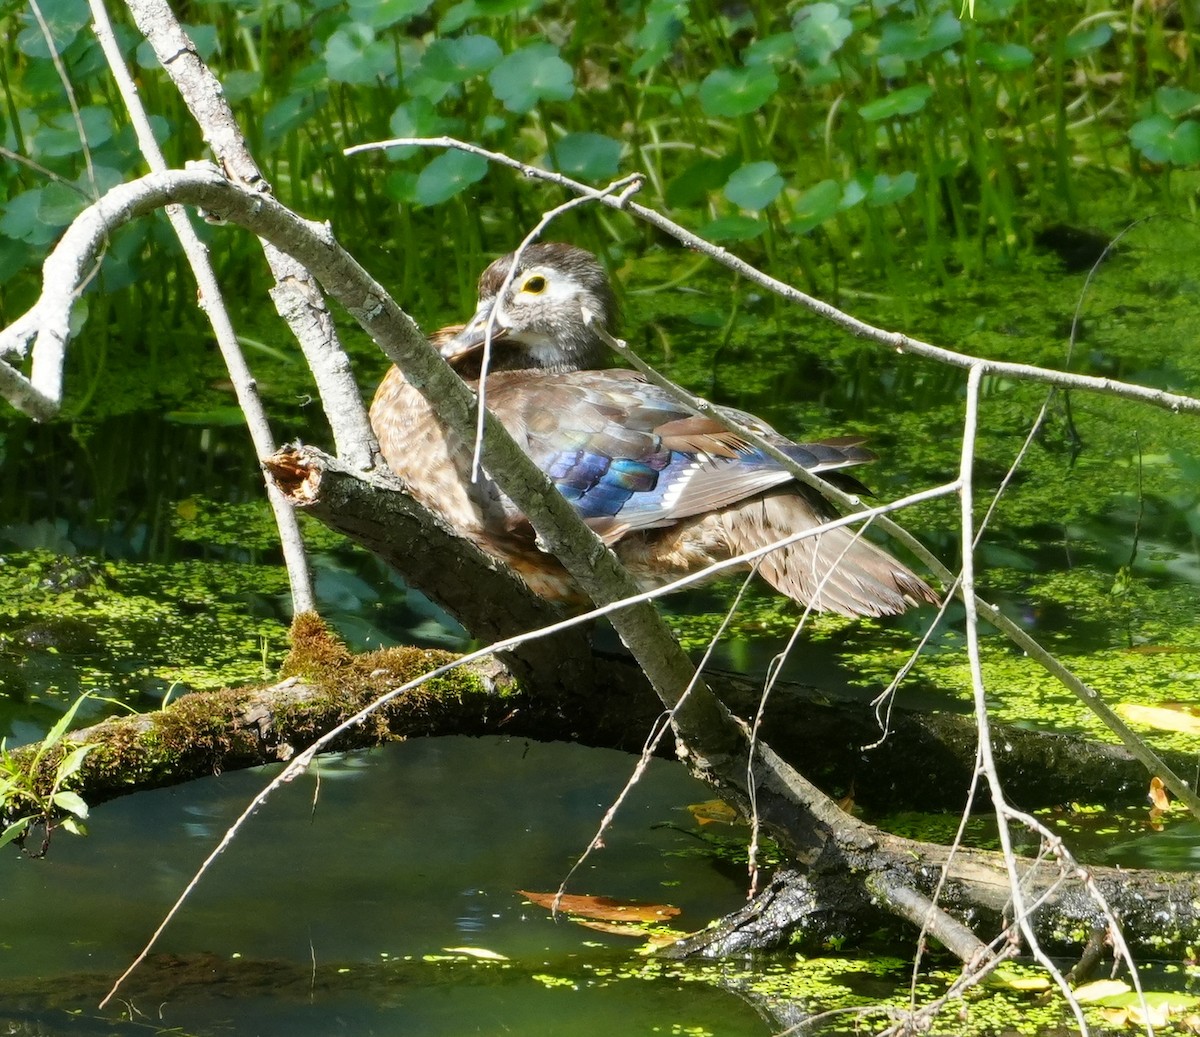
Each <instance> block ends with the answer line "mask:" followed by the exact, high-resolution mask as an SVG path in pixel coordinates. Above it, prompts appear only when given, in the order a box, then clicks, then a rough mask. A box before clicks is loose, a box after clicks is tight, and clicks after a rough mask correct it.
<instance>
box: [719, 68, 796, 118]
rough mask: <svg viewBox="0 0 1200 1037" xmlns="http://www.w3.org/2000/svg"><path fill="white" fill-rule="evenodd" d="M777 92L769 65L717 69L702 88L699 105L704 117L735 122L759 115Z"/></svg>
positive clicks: (776, 85)
mask: <svg viewBox="0 0 1200 1037" xmlns="http://www.w3.org/2000/svg"><path fill="white" fill-rule="evenodd" d="M778 89H779V77H778V76H777V75H775V72H774V70H773V69H772V68H771V66H770V65H750V66H748V67H746V68H718V69H716V70H715V71H713V72H710V73H709V74H708V75H707V76H705V77H704V81H703V82H702V83H701V84H700V105H701V107H702V108H703V109H704V114H705V115H710V116H716V117H718V118H735V117H736V116H739V115H749V114H750V113H751V112H756V111H758V110H759V109H760V108H761V107H762V106H763V105H764V104H766V103H767V101H769V100H770V99H771V96H772V95H773V94H774V93H775V91H776V90H778Z"/></svg>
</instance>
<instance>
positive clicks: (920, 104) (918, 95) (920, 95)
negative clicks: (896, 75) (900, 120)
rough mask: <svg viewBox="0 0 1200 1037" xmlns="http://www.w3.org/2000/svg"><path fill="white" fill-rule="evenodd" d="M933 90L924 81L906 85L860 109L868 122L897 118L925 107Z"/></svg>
mask: <svg viewBox="0 0 1200 1037" xmlns="http://www.w3.org/2000/svg"><path fill="white" fill-rule="evenodd" d="M932 93H933V91H932V90H931V89H930V88H929V87H928V86H926V85H925V84H924V83H919V84H917V85H916V86H906V87H904V88H903V89H901V90H893V91H892V92H891V93H890V94H885V95H884V96H883V97H880V98H878V99H877V100H874V101H868V102H867V103H866V104H864V105H863V106H862V107H861V108H860V109H859V110H858V114H859V115H861V116H862V117H863V118H864V119H866V120H867V122H878V121H879V120H881V119H895V118H897V117H899V116H901V115H911V114H912V113H913V112H919V111H920V110H921V109H922V108H924V107H925V102H926V101H928V100H929V95H930V94H932Z"/></svg>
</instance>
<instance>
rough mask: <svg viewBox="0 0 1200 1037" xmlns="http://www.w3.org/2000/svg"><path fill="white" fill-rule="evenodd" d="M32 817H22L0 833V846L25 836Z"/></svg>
mask: <svg viewBox="0 0 1200 1037" xmlns="http://www.w3.org/2000/svg"><path fill="white" fill-rule="evenodd" d="M32 820H33V818H32V817H23V818H21V819H20V820H19V821H14V822H13V823H12V824H11V825H9V826H8V827H7V828H6V829H4V831H3V832H0V846H7V845H8V844H9V843H11V842H12V841H13V840H14V839H19V838H20V837H21V836H22V835H24V834H25V830H26V829H27V828H28V827H29V824H30V822H31V821H32Z"/></svg>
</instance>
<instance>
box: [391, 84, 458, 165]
mask: <svg viewBox="0 0 1200 1037" xmlns="http://www.w3.org/2000/svg"><path fill="white" fill-rule="evenodd" d="M453 125H454V124H453V123H452V122H451V121H450V120H449V119H445V118H443V117H442V116H440V115H439V114H438V112H437V109H436V108H435V107H434V106H433V102H432V101H430V100H429V99H428V98H427V97H414V98H412V100H410V101H408V102H406V103H405V104H402V105H400V106H399V107H397V108H396V110H395V111H394V112H392V115H391V118H390V119H388V128H389V129H390V130H391V131H392V136H393V137H440V136H441V135H442V134H444V133H449V132H450V130H451V128H452V127H453ZM420 150H421V149H420V148H417V147H412V148H392V149H390V150H389V151H388V155H389V156H390V157H391V158H394V159H400V158H408V157H409V156H410V155H415V154H416V153H417V152H418V151H420Z"/></svg>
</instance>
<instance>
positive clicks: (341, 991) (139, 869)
mask: <svg viewBox="0 0 1200 1037" xmlns="http://www.w3.org/2000/svg"><path fill="white" fill-rule="evenodd" d="M629 766H630V760H629V758H627V757H625V756H623V755H622V754H618V753H613V752H608V751H604V750H591V749H582V748H578V747H574V746H569V745H563V744H551V745H540V744H527V743H524V742H510V741H505V740H500V739H467V738H447V739H429V740H414V741H411V742H407V743H403V744H397V745H390V746H386V747H384V748H382V749H379V750H375V751H371V752H364V753H354V754H348V755H346V756H342V757H339V758H334V759H331V760H328V761H323V762H322V764H321V767H320V776H319V778H320V780H319V787H318V782H317V781H316V780H312V779H310V780H301V781H298V782H296V783H294V784H293V785H291V786H288V787H285V788H284V789H283V790H281V791H280V792H279V793H277V794H276V797H275V798H274V799H273V800H272V801H270V802H269V803H268V804H267V806H266V807H265V808H263V809H262V810H261V811H260V812H259V813H258V814H257V815H256V816H255V817H254V819H253V820H252V822H251V824H250V826H249V828H248V829H247V830H246V831H245V833H244V834H243V835H242V836H241V837H239V839H238V840H237V841H236V842H235V843H234V845H233V846H232V847H231V849H230V850H228V851H227V852H226V854H225V855H224V856H223V857H222V858H220V859H219V861H218V864H217V866H216V868H215V870H214V871H213V872H212V873H211V874H210V875H209V876H207V877H206V878H205V880H204V881H203V883H202V884H201V886H200V888H199V889H198V890H197V892H196V894H195V895H194V897H193V899H192V900H191V901H190V902H189V904H188V905H187V906H186V907H185V909H184V911H183V913H182V914H181V915H180V917H179V918H178V919H177V920H176V921H175V922H174V923H172V925H171V926H170V928H169V929H168V930H167V932H166V934H165V936H164V938H163V941H162V943H161V944H160V946H159V947H158V949H157V953H158V955H159V956H158V957H157V959H156V962H155V963H152V964H150V965H148V966H147V968H146V970H145V971H144V973H143V974H142V975H141V976H140V977H139V978H137V979H136V980H135V982H134V984H133V985H132V986H131V988H130V989H131V991H133V992H134V996H133V1001H134V1003H135V1006H136V1007H137V1008H138V1010H141V1011H148V1010H149V1007H148V1006H150V1005H153V1006H155V1007H154V1014H155V1016H156V1018H155V1023H156V1025H161V1026H166V1027H182V1028H185V1029H189V1030H190V1031H192V1032H197V1033H210V1032H214V1033H215V1032H219V1031H220V1030H221V1029H222V1027H223V1024H220V1023H219V1020H220V1019H226V1020H227V1019H230V1018H236V1019H237V1020H238V1021H239V1022H238V1029H239V1031H240V1032H261V1033H292V1034H298V1035H303V1034H310V1033H311V1034H317V1033H329V1032H335V1033H337V1032H362V1030H363V1029H364V1028H374V1029H376V1030H377V1031H378V1029H379V1028H381V1027H386V1028H387V1030H389V1031H391V1030H396V1031H403V1032H411V1033H422V1034H429V1035H438V1034H456V1033H462V1032H467V1031H470V1032H497V1033H499V1032H504V1031H503V1028H502V1027H500V1026H498V1025H497V1023H496V1020H497V1019H503V1020H505V1025H506V1026H508V1027H511V1028H512V1032H570V1033H579V1034H591V1033H595V1034H598V1035H599V1034H603V1033H605V1032H606V1031H605V1029H604V1027H603V1026H602V1025H601V1024H600V1022H599V1020H601V1019H604V1018H607V1019H608V1020H609V1021H608V1023H607V1024H606V1025H607V1026H608V1027H610V1029H609V1030H608V1031H607V1032H608V1033H611V1032H631V1031H628V1030H623V1029H620V1028H618V1029H617V1030H615V1031H614V1030H612V1029H611V1027H612V1026H613V1025H614V1020H615V1019H616V1018H618V1017H620V1016H622V1015H628V1017H629V1018H630V1020H640V1021H641V1022H640V1024H639V1025H641V1027H642V1028H643V1029H645V1030H646V1031H647V1032H648V1031H649V1029H650V1028H651V1027H653V1026H662V1027H664V1028H665V1029H668V1030H669V1028H670V1025H671V1023H672V1022H675V1021H680V1020H684V1019H691V1018H693V1017H694V1015H695V1012H696V1005H697V1003H698V1002H697V1001H696V998H698V997H699V998H701V999H702V1000H703V1001H706V1002H709V1000H710V998H712V1000H711V1002H710V1003H708V1004H706V1007H705V1008H704V1012H705V1014H706V1015H707V1016H708V1017H709V1023H710V1024H711V1023H713V1022H717V1021H720V1022H721V1025H720V1026H710V1028H712V1029H714V1031H715V1032H721V1033H728V1034H747V1035H750V1034H759V1033H764V1032H766V1031H765V1030H764V1029H763V1028H762V1024H761V1023H760V1022H758V1020H757V1018H756V1017H755V1016H754V1015H753V1013H752V1012H749V1010H747V1009H746V1008H745V1006H744V1005H742V1004H741V1003H740V1002H738V1001H737V1000H736V999H733V998H728V997H726V996H724V995H719V996H714V995H713V993H712V992H706V993H703V994H701V993H697V992H688V991H684V990H683V989H680V988H677V986H676V985H675V984H667V985H666V987H665V988H664V989H661V990H655V991H653V992H652V993H649V992H648V991H647V989H646V988H647V984H645V983H632V984H628V985H626V986H624V987H623V986H621V985H620V984H614V985H611V986H610V985H607V984H605V983H597V982H596V981H595V980H594V976H593V974H592V972H591V970H592V969H594V968H598V967H600V966H603V969H604V970H612V969H619V968H621V967H622V963H625V962H634V963H636V962H637V958H636V956H634V955H633V954H632V951H633V947H634V946H635V941H631V940H628V939H627V938H620V937H616V936H611V935H606V934H603V933H597V932H595V931H592V930H588V929H583V928H580V927H578V926H576V925H574V924H571V923H569V922H567V921H565V920H559V921H557V922H556V921H554V920H551V919H550V918H549V917H548V916H547V913H546V912H545V911H544V910H542V909H541V908H537V907H531V906H530V905H528V904H527V903H525V902H523V899H522V898H521V896H520V895H519V894H518V893H517V892H516V891H517V890H519V889H531V890H553V889H555V888H557V886H558V884H559V882H561V881H562V879H563V877H564V875H565V874H566V871H567V869H568V868H569V867H570V865H571V863H572V862H573V860H574V859H575V857H576V855H577V854H578V853H579V852H580V851H581V850H582V848H583V847H584V846H585V845H586V844H587V841H588V840H589V839H590V838H591V835H592V833H593V831H594V828H595V825H596V823H597V821H598V819H599V812H600V809H602V808H601V807H600V806H599V805H600V804H607V802H608V801H609V799H610V797H612V796H613V795H615V793H616V792H617V790H618V789H619V787H620V785H621V784H622V783H623V781H624V780H625V777H626V775H627V773H628V770H629ZM265 780H266V777H265V775H264V773H262V772H252V773H240V774H230V775H224V776H221V777H220V778H213V779H206V780H204V781H199V782H193V783H191V784H188V785H186V786H182V787H180V788H176V789H169V790H161V791H156V792H148V793H142V794H139V795H137V796H132V797H128V798H126V799H124V800H118V801H115V802H113V803H110V804H106V805H104V806H103V807H101V808H99V809H97V810H96V811H95V813H94V815H93V834H92V836H90V837H89V838H88V839H86V840H72V839H68V838H66V837H62V838H59V839H58V840H56V841H55V843H54V845H53V847H52V850H51V856H50V858H49V859H48V860H47V861H43V862H35V861H29V860H25V859H22V858H20V857H18V856H17V855H16V854H15V853H13V852H12V851H11V849H9V850H8V851H5V853H4V854H3V855H2V856H0V917H3V918H4V936H3V944H2V946H0V1005H6V1004H12V1003H13V1001H12V998H13V997H15V996H18V995H19V996H20V998H21V1000H22V1003H24V1004H26V1005H29V1006H32V1015H27V1016H26V1018H32V1019H33V1020H35V1021H36V1024H37V1025H39V1026H43V1027H44V1028H45V1029H44V1030H43V1031H39V1032H57V1027H58V1026H60V1025H61V1024H60V1023H59V1022H56V1019H58V1018H59V1017H58V1015H57V1010H59V1009H63V1008H67V1009H79V1010H82V1011H84V1012H85V1014H87V1015H91V1014H92V1013H93V1011H94V1005H95V1003H96V999H97V998H98V993H97V991H102V989H103V986H104V984H105V983H107V982H111V980H112V978H113V977H114V976H115V975H116V974H117V973H118V972H119V971H120V970H121V968H123V967H124V965H125V964H127V963H128V961H129V960H130V959H131V958H132V956H133V954H134V953H135V952H136V950H137V949H138V947H139V946H140V945H141V943H142V942H143V941H144V940H145V939H146V938H148V936H149V934H150V932H151V931H152V930H153V928H154V926H155V925H156V924H157V922H158V919H159V918H160V916H161V915H162V913H163V912H164V911H165V909H166V908H167V906H168V905H169V904H170V903H171V901H172V900H173V899H174V898H175V896H177V895H178V893H179V891H180V890H181V889H182V888H183V886H184V884H185V883H186V882H187V880H188V878H189V876H190V874H191V872H192V870H193V869H194V868H195V867H196V865H197V864H198V863H199V861H200V860H201V859H202V858H203V857H204V856H205V855H206V854H207V853H208V852H209V850H210V849H211V847H212V846H213V845H214V843H215V842H216V840H217V839H218V838H219V837H220V835H221V832H222V831H223V830H224V827H225V825H227V824H228V823H229V822H230V821H231V820H232V819H233V818H234V817H235V816H236V815H237V813H238V812H239V811H240V810H241V809H243V807H244V805H245V803H246V802H247V800H248V799H249V798H250V797H251V796H252V795H253V794H254V792H255V791H256V790H257V789H258V788H260V787H261V785H262V784H263V783H264V781H265ZM704 798H707V793H706V792H705V790H704V789H703V787H702V786H700V785H698V784H697V783H696V782H694V781H693V780H692V779H691V778H689V777H688V776H687V774H686V773H685V771H684V770H683V768H681V767H679V766H677V765H673V764H670V763H667V762H665V761H656V762H655V763H654V764H653V765H652V766H651V768H650V772H649V775H648V777H647V779H646V780H645V781H644V783H643V784H642V785H641V786H639V787H638V789H636V790H635V792H634V794H633V796H632V797H631V800H630V802H629V804H628V805H627V806H626V807H625V808H624V809H623V810H622V813H621V816H620V819H619V822H618V825H617V827H616V829H615V830H614V831H613V832H612V833H611V834H610V836H609V837H608V838H607V839H606V845H605V848H604V849H603V850H602V851H601V852H599V853H598V854H596V855H595V856H594V857H593V858H592V859H591V861H589V863H588V864H587V865H585V867H584V869H582V870H581V872H580V874H579V877H578V878H577V879H576V880H575V881H574V882H573V883H572V886H571V890H572V891H573V892H579V893H596V894H604V895H608V896H614V897H619V898H623V899H637V900H644V901H650V902H654V903H658V902H663V901H669V902H671V903H674V904H676V905H677V906H679V907H681V908H682V909H683V914H682V915H681V917H680V919H679V922H680V924H681V925H682V926H685V927H686V926H688V925H691V926H700V925H702V924H704V923H705V922H706V921H707V920H708V919H709V918H711V917H715V916H717V915H719V914H721V913H723V912H724V911H727V910H729V909H731V908H732V907H734V906H735V905H737V904H739V903H740V902H741V900H742V898H743V896H744V890H743V888H742V884H741V882H740V881H739V880H738V879H736V878H730V877H728V875H726V874H722V873H721V872H720V871H718V870H716V869H714V867H713V866H712V864H711V862H710V861H709V860H707V859H705V858H701V857H698V856H695V855H693V854H692V853H691V852H690V851H691V850H693V848H694V847H695V845H696V841H695V840H694V838H693V837H692V836H690V835H688V834H686V831H680V830H679V829H680V828H682V829H685V830H686V829H688V828H690V827H691V822H690V817H689V815H688V814H687V812H686V810H685V807H686V804H688V803H689V802H693V801H696V800H699V799H704ZM664 821H667V822H672V823H673V824H672V825H668V826H663V825H662V824H660V822H664ZM675 825H677V826H679V827H678V828H676V827H674V826H675ZM462 946H472V947H479V948H482V949H486V950H487V951H491V952H495V953H496V954H498V955H503V956H504V958H506V959H508V962H509V963H510V964H509V966H508V968H509V972H507V973H503V972H501V971H499V970H498V969H496V970H494V971H493V972H490V973H486V974H485V972H484V969H485V968H486V967H487V966H485V965H484V964H479V967H478V968H477V969H474V970H472V969H471V968H469V967H468V966H467V965H464V964H463V963H462V962H459V963H458V964H457V965H456V964H454V963H451V964H449V965H447V966H445V967H443V966H441V965H439V964H438V963H437V962H436V961H434V960H431V959H438V958H445V956H446V951H445V949H446V948H455V947H462ZM164 955H165V956H168V957H163V956H164ZM170 962H174V965H173V966H170V965H169V963H170ZM477 964H478V963H477ZM381 970H382V971H381ZM386 970H391V971H390V973H388V972H387V971H386ZM534 972H537V973H539V974H544V975H546V976H548V977H549V976H553V977H557V978H560V979H563V980H564V981H566V982H568V983H569V984H570V985H572V986H573V987H574V988H575V990H576V992H581V993H585V994H586V997H582V998H580V999H577V1000H574V1001H572V1000H568V999H565V998H564V997H563V993H562V989H560V988H559V987H556V986H555V985H554V984H551V983H549V981H548V980H547V982H537V981H535V980H533V979H532V978H531V975H532V974H533V973H534ZM193 973H194V979H192V980H186V981H185V978H186V977H189V976H192V975H193ZM389 976H390V978H389ZM89 977H90V978H89ZM139 984H140V985H139ZM635 988H636V989H635ZM351 991H353V995H352V996H350V994H351ZM400 991H402V995H401V996H399V997H398V996H397V994H398V992H400ZM160 1002H161V1008H159V1007H158V1006H159V1003H160ZM218 1005H219V1010H218ZM348 1011H349V1013H350V1014H349V1015H347V1014H346V1013H347V1012H348ZM160 1012H161V1015H160V1014H159V1013H160ZM121 1014H122V1009H121V1008H120V1007H119V1006H118V1008H117V1009H116V1010H115V1011H114V1012H113V1013H111V1014H110V1015H108V1016H106V1018H109V1019H114V1018H117V1017H118V1016H120V1015H121ZM4 1018H5V1017H4V1012H3V1010H2V1009H0V1020H3V1019H4ZM351 1019H352V1020H353V1024H351V1023H350V1022H349V1020H351ZM284 1020H286V1021H287V1023H286V1027H285V1026H284V1022H283V1021H284ZM548 1020H555V1023H554V1025H553V1026H550V1027H548V1026H547V1021H548ZM694 1021H695V1022H696V1023H700V1022H704V1021H705V1020H704V1019H703V1018H695V1019H694ZM631 1024H632V1023H631ZM531 1026H532V1027H533V1029H530V1028H529V1027H531ZM477 1027H478V1028H479V1029H478V1031H477Z"/></svg>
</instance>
